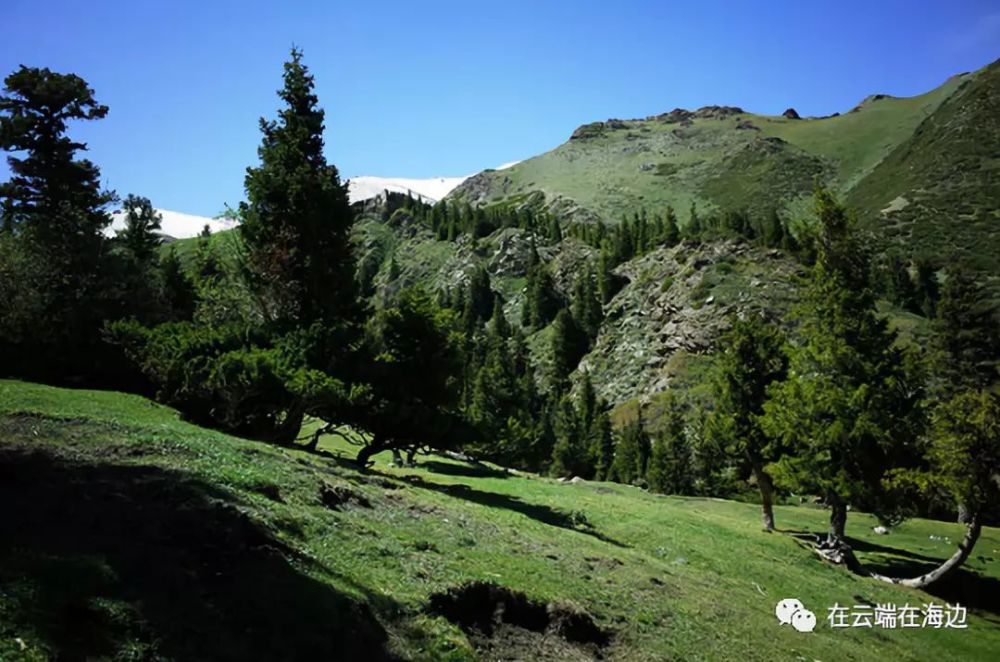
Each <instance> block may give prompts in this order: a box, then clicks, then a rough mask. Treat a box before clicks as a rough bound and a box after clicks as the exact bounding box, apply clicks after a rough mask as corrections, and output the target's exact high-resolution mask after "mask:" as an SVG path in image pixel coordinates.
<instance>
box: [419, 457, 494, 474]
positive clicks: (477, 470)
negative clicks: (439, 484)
mask: <svg viewBox="0 0 1000 662" xmlns="http://www.w3.org/2000/svg"><path fill="white" fill-rule="evenodd" d="M420 468H421V469H426V470H427V471H431V472H433V473H436V474H442V475H445V476H461V477H463V478H507V477H508V474H507V473H506V472H504V471H500V470H499V469H494V468H492V467H488V466H486V465H485V464H455V463H452V462H439V461H438V460H424V461H422V462H420Z"/></svg>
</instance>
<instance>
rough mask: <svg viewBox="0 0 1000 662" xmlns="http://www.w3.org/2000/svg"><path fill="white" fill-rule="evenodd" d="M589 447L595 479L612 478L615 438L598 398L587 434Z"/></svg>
mask: <svg viewBox="0 0 1000 662" xmlns="http://www.w3.org/2000/svg"><path fill="white" fill-rule="evenodd" d="M587 438H588V445H589V448H590V464H591V466H592V467H594V478H595V480H610V479H612V477H613V476H612V473H613V472H612V471H611V465H612V464H613V463H614V459H615V439H614V432H613V430H612V427H611V417H610V416H609V415H608V412H607V407H606V405H605V403H604V402H602V401H600V400H598V402H597V411H596V413H595V414H594V419H593V421H591V424H590V430H589V431H588V434H587Z"/></svg>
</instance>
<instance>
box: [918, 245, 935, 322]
mask: <svg viewBox="0 0 1000 662" xmlns="http://www.w3.org/2000/svg"><path fill="white" fill-rule="evenodd" d="M914 266H915V267H916V278H915V283H914V287H915V289H916V292H915V293H914V298H915V299H916V301H917V304H918V305H919V306H920V310H921V311H922V312H923V314H924V316H925V317H935V316H937V303H938V299H939V298H940V297H941V292H940V288H939V286H938V280H937V272H936V270H935V269H934V265H932V264H931V263H930V262H928V261H927V260H924V259H919V260H916V262H915V264H914Z"/></svg>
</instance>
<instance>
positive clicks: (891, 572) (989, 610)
mask: <svg viewBox="0 0 1000 662" xmlns="http://www.w3.org/2000/svg"><path fill="white" fill-rule="evenodd" d="M779 531H780V532H781V533H785V534H787V535H790V536H792V537H793V538H795V539H796V540H799V541H800V542H802V543H810V544H814V543H816V542H818V541H819V540H820V539H821V538H822V536H821V535H820V534H819V533H816V532H814V531H806V530H794V529H780V530H779ZM846 540H847V544H848V545H850V546H851V549H852V550H854V551H855V552H857V553H860V554H862V555H864V556H863V557H862V558H859V560H860V561H861V564H862V566H863V569H864V570H867V571H870V572H876V573H878V574H880V575H885V576H887V577H899V578H909V577H919V576H920V575H923V574H926V573H928V572H930V571H931V570H934V569H935V568H937V567H938V566H939V565H941V563H942V562H943V561H944V559H943V558H936V557H933V556H927V555H925V554H920V553H918V552H912V551H910V550H907V549H901V548H898V547H889V546H887V545H880V544H878V543H874V542H871V541H868V540H860V539H858V538H851V537H850V536H848V537H847V538H846ZM954 551H955V550H954V548H951V549H949V550H948V555H949V556H950V555H951V553H952V552H954ZM973 555H975V551H973ZM922 590H923V591H924V592H925V593H927V594H929V595H931V596H934V597H935V598H939V599H941V600H944V601H946V602H948V603H950V604H956V603H958V604H961V605H962V606H963V607H968V608H969V609H972V610H975V611H977V612H979V613H980V615H981V616H982V617H983V618H986V619H987V620H990V621H992V622H994V623H1000V580H997V579H995V578H993V577H984V576H983V575H980V574H979V573H977V572H975V571H972V570H969V569H968V568H964V567H963V568H959V569H958V570H956V571H955V572H953V573H952V574H951V575H950V576H948V577H946V578H945V579H943V580H942V581H940V582H938V583H936V584H933V585H932V586H929V587H927V588H925V589H922Z"/></svg>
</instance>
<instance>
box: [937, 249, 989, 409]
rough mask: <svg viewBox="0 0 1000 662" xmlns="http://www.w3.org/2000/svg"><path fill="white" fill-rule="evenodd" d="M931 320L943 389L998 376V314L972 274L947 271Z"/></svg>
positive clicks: (985, 383)
mask: <svg viewBox="0 0 1000 662" xmlns="http://www.w3.org/2000/svg"><path fill="white" fill-rule="evenodd" d="M937 313H938V317H937V319H936V320H935V322H934V330H935V336H936V339H937V357H936V358H937V360H936V364H937V370H936V373H937V375H938V376H939V377H940V378H941V379H942V386H943V390H944V391H946V392H948V393H954V392H957V391H961V390H965V389H983V388H986V387H989V386H990V385H992V384H994V383H995V382H997V381H998V379H1000V373H998V366H1000V331H998V329H1000V317H998V315H997V310H996V308H995V307H994V306H993V305H991V303H990V302H989V299H988V297H987V295H986V292H985V289H984V288H983V287H982V285H980V284H979V283H978V282H977V280H976V278H975V276H974V275H973V274H972V273H971V272H969V271H968V270H966V269H963V268H961V267H960V266H956V267H954V268H952V269H950V270H949V271H948V274H947V279H946V280H945V281H944V286H943V287H942V289H941V300H940V303H939V304H938V306H937Z"/></svg>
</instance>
